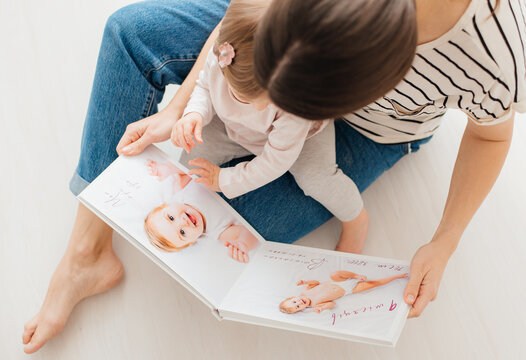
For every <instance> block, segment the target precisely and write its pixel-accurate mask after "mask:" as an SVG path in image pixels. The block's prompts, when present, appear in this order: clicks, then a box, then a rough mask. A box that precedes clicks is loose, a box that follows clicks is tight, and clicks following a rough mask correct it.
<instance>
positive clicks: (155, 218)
mask: <svg viewBox="0 0 526 360" xmlns="http://www.w3.org/2000/svg"><path fill="white" fill-rule="evenodd" d="M150 224H151V226H152V227H154V228H155V230H156V232H157V233H158V234H160V235H162V236H164V237H165V238H166V240H168V241H170V242H171V243H172V244H173V245H174V246H176V247H178V248H183V247H185V246H187V245H189V244H192V243H194V242H195V241H196V240H197V238H198V237H199V236H201V235H202V234H203V231H204V219H203V215H202V214H201V213H200V212H199V211H198V210H197V209H195V208H194V207H192V206H190V205H187V204H169V205H167V206H165V207H164V208H163V209H161V210H160V211H157V212H156V213H155V214H152V216H151V218H150Z"/></svg>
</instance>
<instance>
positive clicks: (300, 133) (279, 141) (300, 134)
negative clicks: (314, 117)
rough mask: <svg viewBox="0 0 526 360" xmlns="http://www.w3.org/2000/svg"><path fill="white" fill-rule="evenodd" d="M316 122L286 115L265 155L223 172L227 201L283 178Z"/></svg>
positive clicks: (272, 134)
mask: <svg viewBox="0 0 526 360" xmlns="http://www.w3.org/2000/svg"><path fill="white" fill-rule="evenodd" d="M311 126H312V122H309V121H307V120H304V119H300V118H297V117H294V116H292V115H289V114H285V115H283V116H282V117H281V118H280V119H277V120H275V121H274V122H273V130H272V131H271V132H270V133H269V136H268V141H267V143H266V144H265V146H264V148H263V151H262V153H261V154H259V155H258V156H256V157H255V158H254V159H252V160H251V161H245V162H242V163H239V164H237V165H236V166H234V167H230V168H224V169H223V168H222V169H221V171H220V172H219V187H220V189H221V191H222V192H223V194H225V196H226V197H227V198H230V199H231V198H234V197H237V196H240V195H243V194H245V193H247V192H249V191H252V190H255V189H257V188H259V187H261V186H263V185H265V184H267V183H269V182H271V181H273V180H275V179H277V178H278V177H280V176H281V175H283V174H284V173H285V172H287V171H288V170H289V169H290V167H291V166H292V164H294V162H295V161H296V159H297V158H298V155H299V154H300V152H301V149H302V147H303V144H304V142H305V139H306V137H307V135H308V133H309V130H310V129H311Z"/></svg>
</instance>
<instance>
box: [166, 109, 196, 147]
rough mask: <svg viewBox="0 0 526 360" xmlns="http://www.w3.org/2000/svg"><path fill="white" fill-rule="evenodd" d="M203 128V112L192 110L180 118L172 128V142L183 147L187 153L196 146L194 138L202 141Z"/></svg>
mask: <svg viewBox="0 0 526 360" xmlns="http://www.w3.org/2000/svg"><path fill="white" fill-rule="evenodd" d="M202 130H203V117H202V116H201V114H199V113H196V112H191V113H189V114H186V115H185V116H183V117H182V118H181V119H179V120H178V121H177V122H176V123H175V125H174V126H173V128H172V135H171V140H172V144H174V145H175V146H178V147H182V148H183V149H184V150H185V151H186V152H187V153H189V152H190V150H191V149H192V148H193V147H195V143H194V139H193V137H195V140H196V141H197V142H200V143H202V142H203V139H202V138H201V131H202Z"/></svg>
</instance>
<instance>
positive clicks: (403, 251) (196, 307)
mask: <svg viewBox="0 0 526 360" xmlns="http://www.w3.org/2000/svg"><path fill="white" fill-rule="evenodd" d="M125 3H126V1H124V0H109V1H105V2H100V1H99V2H83V1H80V0H70V1H64V0H62V1H59V0H50V1H46V2H40V1H35V0H29V1H24V2H15V1H11V0H2V1H1V2H0V43H1V44H2V48H3V51H2V55H1V56H0V72H1V81H0V118H1V122H0V130H2V132H1V135H0V160H1V165H2V166H1V168H2V170H1V176H0V189H1V190H0V304H1V306H0V359H22V358H26V355H24V354H23V352H22V344H21V338H20V335H21V333H22V327H23V324H24V322H25V321H26V320H27V319H28V318H29V317H31V316H32V315H33V314H34V313H35V312H36V311H37V310H38V308H39V306H40V304H41V302H42V300H43V298H44V295H45V291H46V288H47V285H48V281H49V279H50V276H51V274H52V272H53V270H54V268H55V266H56V265H57V263H58V261H59V259H60V257H61V256H62V253H63V251H64V249H65V246H66V243H67V239H68V235H69V232H70V230H71V226H72V222H73V218H74V215H75V208H76V200H75V199H74V198H73V196H72V195H71V194H70V193H69V190H68V187H67V184H68V181H69V177H70V175H71V173H72V171H73V170H74V168H75V165H76V161H77V157H78V153H79V144H80V135H81V129H82V123H83V118H84V114H85V111H86V107H87V103H88V98H89V93H90V88H91V81H92V78H93V73H94V68H95V62H96V57H97V51H98V46H99V43H100V38H101V34H102V29H103V26H104V22H105V19H106V17H107V16H108V15H109V14H110V13H111V12H112V11H113V10H115V9H117V8H119V7H120V6H122V5H124V4H125ZM171 92H172V93H173V89H172V91H171ZM464 125H465V120H463V119H462V116H460V114H458V113H454V112H452V113H450V114H449V115H448V117H447V119H446V121H445V122H444V124H443V126H442V127H441V129H440V131H439V132H438V134H437V135H436V136H435V138H434V139H433V140H432V141H431V142H430V143H429V144H428V145H427V146H425V147H424V148H423V149H422V150H421V151H420V152H418V153H416V154H411V155H409V156H407V157H406V158H404V159H403V160H402V161H400V162H399V163H398V164H397V165H396V166H395V167H394V168H393V169H392V170H390V171H389V172H388V173H386V174H384V175H383V176H382V177H381V178H380V179H379V180H378V181H376V182H375V183H374V184H373V186H371V187H370V188H369V189H368V190H367V191H366V192H365V194H364V198H365V202H366V206H367V207H368V209H369V212H370V214H371V217H372V224H371V231H370V236H369V239H368V243H367V246H366V249H365V253H366V254H369V255H375V256H385V257H394V258H400V259H410V258H411V256H412V254H413V252H414V251H415V250H416V249H417V248H418V247H419V246H420V245H422V244H424V243H426V242H427V241H429V240H430V239H431V236H432V234H433V231H434V228H435V226H436V225H437V223H438V221H439V219H440V215H441V212H442V207H443V204H444V201H445V197H446V194H447V189H448V185H449V177H450V174H451V171H452V167H453V164H454V160H455V155H456V151H457V147H458V144H459V142H460V136H461V133H462V129H463V127H464ZM525 154H526V117H525V116H520V117H518V119H517V121H516V133H515V138H514V141H513V145H512V148H511V151H510V154H509V156H508V160H507V162H506V165H505V167H504V169H503V171H502V174H501V176H500V178H499V180H498V182H497V184H496V185H495V187H494V189H493V190H492V192H491V194H490V195H489V197H488V198H487V200H486V202H485V203H484V204H483V206H482V207H481V209H480V210H479V212H478V213H477V215H476V216H475V218H474V219H473V221H472V223H471V225H470V226H469V228H468V229H467V231H466V232H465V235H464V237H463V240H462V242H461V244H460V246H459V248H458V250H457V252H456V253H455V255H454V256H453V258H452V259H451V261H450V264H449V266H448V269H447V271H446V273H445V275H444V278H443V282H442V286H441V288H440V293H439V297H438V299H437V300H436V301H435V302H434V303H432V304H431V305H430V306H429V307H428V308H427V309H426V311H425V312H424V314H423V315H422V317H420V318H419V319H416V320H410V321H408V323H407V325H406V327H405V330H404V332H403V333H402V336H401V338H400V341H399V343H398V346H397V347H396V348H394V349H392V348H383V347H377V346H370V345H363V344H357V343H348V342H344V341H340V340H332V339H326V338H321V337H315V336H311V335H303V334H298V333H293V332H287V331H281V330H275V329H269V328H261V327H256V326H251V325H243V324H238V323H233V322H228V321H223V322H218V321H217V320H216V319H215V318H214V317H213V316H212V315H211V314H210V313H209V311H208V310H207V308H206V307H205V306H204V305H203V304H201V303H200V302H199V301H198V300H197V299H196V298H194V296H192V295H191V294H190V293H188V292H187V291H186V290H185V289H183V287H182V286H180V285H178V284H177V283H176V282H175V281H174V280H173V279H172V278H170V277H169V276H168V275H166V274H165V273H164V272H163V271H161V270H160V269H159V268H157V267H156V266H155V265H154V264H153V263H152V262H150V261H149V260H148V259H146V258H145V257H144V256H143V255H141V254H140V253H139V252H138V251H137V250H135V248H133V247H132V246H131V245H129V244H128V243H127V242H126V241H125V240H123V239H122V238H120V237H115V240H114V244H115V245H114V246H115V248H116V251H117V253H118V255H119V256H120V258H121V259H122V261H123V263H124V265H125V268H126V277H125V279H124V281H123V282H122V283H121V284H120V285H118V286H117V287H116V288H115V289H113V290H111V291H110V292H108V293H106V294H103V295H99V296H96V297H93V298H90V299H88V300H86V301H84V302H82V303H81V304H80V305H79V306H78V307H77V308H76V310H75V311H74V313H73V316H72V317H71V319H70V322H69V323H68V325H67V327H66V328H65V330H64V331H63V332H62V333H61V334H60V335H58V336H57V337H56V338H55V339H53V340H52V341H51V342H49V344H48V345H47V346H46V347H45V348H44V349H43V350H41V351H40V352H38V353H37V354H36V355H33V358H34V359H53V360H61V359H78V360H82V359H173V358H175V359H180V358H181V359H209V358H214V359H247V358H253V359H290V358H300V359H321V358H323V359H326V358H331V359H344V358H345V359H347V358H353V359H525V358H526V344H525V342H524V335H525V334H526V281H524V277H523V274H524V271H525V260H526V187H525V182H524V181H525V180H524V179H525V177H526V161H525V160H524V156H525ZM431 164H432V165H431ZM338 232H339V229H338V227H337V224H336V223H335V222H329V223H328V224H326V225H325V226H323V227H322V228H320V229H319V230H317V231H315V232H314V233H312V234H311V235H309V236H307V238H305V239H303V240H301V243H302V244H307V245H309V246H317V247H323V248H331V247H332V246H334V244H335V241H336V238H337V235H338Z"/></svg>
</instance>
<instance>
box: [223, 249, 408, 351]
mask: <svg viewBox="0 0 526 360" xmlns="http://www.w3.org/2000/svg"><path fill="white" fill-rule="evenodd" d="M408 273H409V266H408V264H407V263H405V262H400V261H396V260H391V259H381V258H374V257H369V256H363V255H354V254H346V253H341V252H335V251H328V250H321V249H314V248H308V247H303V246H297V245H293V246H291V245H286V244H279V243H273V242H266V243H265V244H263V246H262V247H261V249H260V250H259V251H258V253H257V254H256V256H255V257H254V258H253V259H252V260H251V263H250V266H249V267H247V268H246V269H245V271H244V272H243V273H242V274H241V276H240V278H239V279H238V280H237V282H236V284H235V285H234V287H233V288H232V290H231V291H230V292H229V293H228V295H227V297H226V298H225V300H223V303H222V304H221V306H220V309H219V313H220V315H221V316H222V317H225V318H230V317H234V318H237V319H243V320H245V321H247V322H252V323H259V324H266V325H269V326H277V327H281V328H286V329H296V330H299V329H302V330H303V331H304V332H309V333H312V332H314V333H317V334H321V335H326V336H334V337H339V338H345V339H352V340H357V341H364V342H370V343H378V344H384V345H394V344H395V343H396V340H397V339H398V336H399V335H400V332H401V330H402V328H403V325H404V323H405V320H406V318H407V314H408V312H409V306H408V305H406V304H405V303H404V301H403V292H404V288H405V286H406V284H407V276H408Z"/></svg>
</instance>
